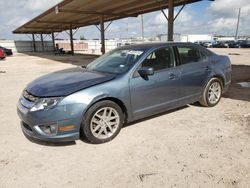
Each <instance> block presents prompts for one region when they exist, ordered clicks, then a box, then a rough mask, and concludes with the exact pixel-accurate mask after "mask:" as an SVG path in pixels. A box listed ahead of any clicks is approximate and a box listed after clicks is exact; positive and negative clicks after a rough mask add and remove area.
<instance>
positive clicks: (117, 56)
mask: <svg viewBox="0 0 250 188" xmlns="http://www.w3.org/2000/svg"><path fill="white" fill-rule="evenodd" d="M145 51H146V50H145V49H116V50H113V51H110V52H108V53H106V54H105V55H103V56H101V57H99V58H98V59H96V60H95V61H93V62H92V63H90V64H89V65H88V66H87V69H89V70H93V71H98V72H104V73H112V74H122V73H125V72H127V71H128V70H129V69H130V68H131V67H132V66H133V65H134V64H135V63H136V62H137V61H138V59H139V58H140V57H141V56H142V55H143V53H144V52H145Z"/></svg>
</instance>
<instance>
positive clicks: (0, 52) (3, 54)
mask: <svg viewBox="0 0 250 188" xmlns="http://www.w3.org/2000/svg"><path fill="white" fill-rule="evenodd" d="M5 57H6V56H5V52H4V50H3V49H1V48H0V59H4V58H5Z"/></svg>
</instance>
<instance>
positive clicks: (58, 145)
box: [24, 134, 76, 147]
mask: <svg viewBox="0 0 250 188" xmlns="http://www.w3.org/2000/svg"><path fill="white" fill-rule="evenodd" d="M24 136H25V137H26V138H27V139H28V140H29V141H31V142H32V143H35V144H39V145H43V146H51V147H65V146H72V145H76V142H75V141H71V142H46V141H41V140H38V139H34V138H32V137H29V136H27V135H25V134H24Z"/></svg>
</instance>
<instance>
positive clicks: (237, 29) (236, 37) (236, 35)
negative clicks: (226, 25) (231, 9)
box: [235, 8, 241, 40]
mask: <svg viewBox="0 0 250 188" xmlns="http://www.w3.org/2000/svg"><path fill="white" fill-rule="evenodd" d="M240 12H241V8H239V12H238V21H237V26H236V33H235V40H238V37H239V36H238V32H239V25H240Z"/></svg>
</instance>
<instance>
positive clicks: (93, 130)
mask: <svg viewBox="0 0 250 188" xmlns="http://www.w3.org/2000/svg"><path fill="white" fill-rule="evenodd" d="M123 123H124V113H123V111H122V110H121V108H120V107H119V105H117V104H116V103H114V102H112V101H100V102H98V103H96V104H94V105H93V106H92V107H90V108H89V110H88V111H87V112H86V114H85V115H84V119H83V122H82V129H81V130H82V133H83V136H85V138H87V140H88V141H90V142H91V143H93V144H100V143H105V142H108V141H110V140H112V139H113V138H115V137H116V136H117V135H118V133H119V132H120V130H121V128H122V126H123Z"/></svg>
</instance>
